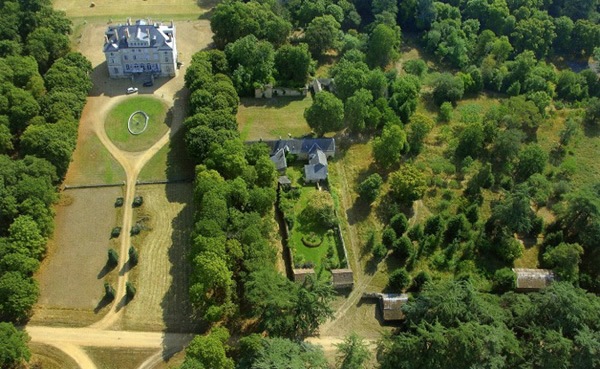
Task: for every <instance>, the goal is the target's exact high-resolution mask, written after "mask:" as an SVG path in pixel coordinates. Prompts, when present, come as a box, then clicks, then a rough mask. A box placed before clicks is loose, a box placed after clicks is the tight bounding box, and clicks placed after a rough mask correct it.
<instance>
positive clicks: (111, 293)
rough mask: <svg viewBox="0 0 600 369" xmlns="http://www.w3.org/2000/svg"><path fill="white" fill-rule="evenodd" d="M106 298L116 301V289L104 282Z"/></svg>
mask: <svg viewBox="0 0 600 369" xmlns="http://www.w3.org/2000/svg"><path fill="white" fill-rule="evenodd" d="M104 298H106V299H107V300H109V301H112V300H114V299H115V289H114V288H113V287H112V286H111V285H110V283H108V282H104Z"/></svg>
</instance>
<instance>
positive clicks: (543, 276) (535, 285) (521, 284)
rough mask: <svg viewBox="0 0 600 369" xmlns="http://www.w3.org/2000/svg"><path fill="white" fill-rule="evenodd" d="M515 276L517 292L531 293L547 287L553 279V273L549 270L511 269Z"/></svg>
mask: <svg viewBox="0 0 600 369" xmlns="http://www.w3.org/2000/svg"><path fill="white" fill-rule="evenodd" d="M513 272H515V274H516V275H517V287H516V290H517V291H519V292H533V291H538V290H540V289H542V288H544V287H547V286H548V285H550V283H552V282H553V281H554V279H555V277H554V272H552V270H550V269H525V268H513Z"/></svg>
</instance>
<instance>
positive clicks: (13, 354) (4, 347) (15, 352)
mask: <svg viewBox="0 0 600 369" xmlns="http://www.w3.org/2000/svg"><path fill="white" fill-rule="evenodd" d="M28 339H29V337H28V336H27V333H25V332H23V331H20V330H17V329H16V328H15V327H14V326H13V325H12V324H11V323H5V322H0V368H18V367H20V366H21V365H23V364H24V363H25V362H27V361H29V358H30V357H31V353H30V352H29V348H28V347H27V341H28Z"/></svg>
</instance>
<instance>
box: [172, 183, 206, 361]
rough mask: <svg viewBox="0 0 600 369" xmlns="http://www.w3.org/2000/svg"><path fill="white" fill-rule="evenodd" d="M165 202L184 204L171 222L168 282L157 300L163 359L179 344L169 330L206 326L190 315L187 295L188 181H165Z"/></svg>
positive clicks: (196, 331) (190, 208) (186, 330)
mask: <svg viewBox="0 0 600 369" xmlns="http://www.w3.org/2000/svg"><path fill="white" fill-rule="evenodd" d="M165 191H166V196H167V199H168V201H169V202H176V203H181V204H184V206H183V208H182V210H181V211H180V212H179V214H177V216H175V217H174V218H173V220H172V221H171V225H172V229H173V231H172V234H171V247H170V248H169V250H168V258H169V262H170V264H171V268H170V270H169V274H170V278H171V284H170V286H169V289H168V290H167V292H166V293H165V295H164V297H163V300H162V301H161V308H162V311H163V324H164V325H165V330H164V332H165V337H164V339H163V360H165V361H166V360H168V359H169V358H170V357H171V356H173V355H174V354H175V353H177V352H178V351H180V350H181V349H182V348H183V346H182V343H181V341H180V340H177V339H171V338H170V335H169V333H190V340H191V338H192V337H193V334H200V333H202V332H205V331H206V330H207V329H208V327H207V325H206V324H205V323H204V322H201V321H199V320H198V318H197V317H195V316H194V310H193V308H192V304H191V301H190V298H189V292H188V291H189V287H190V284H191V282H190V276H191V274H192V265H191V263H190V260H189V259H190V256H189V255H190V246H191V245H190V232H191V228H192V227H193V201H192V191H193V186H192V184H191V183H169V184H167V185H166V186H165Z"/></svg>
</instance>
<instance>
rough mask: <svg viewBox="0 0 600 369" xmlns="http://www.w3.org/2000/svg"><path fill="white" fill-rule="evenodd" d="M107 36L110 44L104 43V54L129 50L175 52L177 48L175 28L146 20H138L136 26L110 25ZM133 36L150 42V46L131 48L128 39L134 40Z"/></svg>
mask: <svg viewBox="0 0 600 369" xmlns="http://www.w3.org/2000/svg"><path fill="white" fill-rule="evenodd" d="M128 23H130V22H128ZM105 35H106V37H107V41H108V42H105V43H104V52H111V51H118V50H120V49H128V48H131V49H139V48H156V49H158V50H165V51H173V48H174V46H175V27H174V26H167V25H164V24H162V23H151V22H150V21H149V20H144V19H140V20H137V21H136V22H135V24H119V25H110V26H108V30H107V31H106V33H105ZM132 36H134V38H135V39H136V40H139V41H144V42H148V43H149V44H148V45H136V46H131V47H130V46H129V44H128V43H127V38H128V37H129V38H132ZM105 41H106V40H105Z"/></svg>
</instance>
